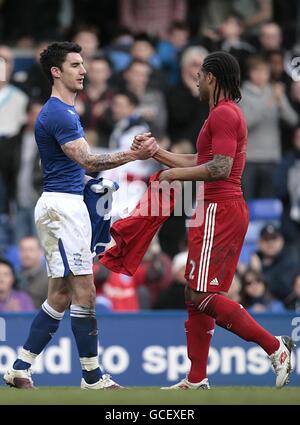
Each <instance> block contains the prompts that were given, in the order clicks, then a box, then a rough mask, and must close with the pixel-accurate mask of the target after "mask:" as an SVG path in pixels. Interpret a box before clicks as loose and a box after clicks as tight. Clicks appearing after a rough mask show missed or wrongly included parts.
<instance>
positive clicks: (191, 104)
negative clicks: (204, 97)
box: [167, 46, 208, 145]
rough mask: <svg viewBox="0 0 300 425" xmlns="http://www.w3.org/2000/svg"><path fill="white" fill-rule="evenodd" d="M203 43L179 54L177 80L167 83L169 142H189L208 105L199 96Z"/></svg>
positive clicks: (197, 129) (195, 132) (206, 113)
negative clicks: (179, 72) (171, 84)
mask: <svg viewBox="0 0 300 425" xmlns="http://www.w3.org/2000/svg"><path fill="white" fill-rule="evenodd" d="M207 53H208V52H207V50H206V49H204V48H203V47H197V46H194V47H188V48H187V49H186V50H185V51H184V53H183V54H182V57H181V64H180V69H181V81H180V83H179V84H178V85H176V86H174V87H170V89H169V90H168V93H167V109H168V134H169V135H170V138H171V140H172V142H175V141H177V140H182V139H187V140H190V141H191V143H192V144H193V145H195V143H196V138H197V135H198V133H199V128H201V126H202V124H203V123H204V120H205V119H206V117H207V115H208V107H207V105H206V104H205V103H203V102H201V101H200V100H199V91H198V88H197V73H198V71H199V69H200V68H201V65H202V63H203V59H204V58H205V56H206V55H207Z"/></svg>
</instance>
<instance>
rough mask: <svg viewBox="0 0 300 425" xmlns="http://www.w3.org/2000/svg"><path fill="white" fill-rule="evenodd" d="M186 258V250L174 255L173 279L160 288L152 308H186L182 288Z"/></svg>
mask: <svg viewBox="0 0 300 425" xmlns="http://www.w3.org/2000/svg"><path fill="white" fill-rule="evenodd" d="M187 258H188V253H187V251H184V252H180V253H179V254H177V255H175V257H174V258H173V261H172V274H173V281H172V282H171V284H170V286H168V288H166V289H164V290H162V291H161V292H160V293H159V294H158V297H157V300H156V302H155V303H154V305H153V308H154V309H157V310H161V309H174V310H176V309H177V310H181V309H182V310H184V309H185V308H186V306H185V301H184V290H185V285H186V279H185V277H184V273H185V267H186V262H187Z"/></svg>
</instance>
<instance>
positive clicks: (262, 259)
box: [249, 223, 297, 302]
mask: <svg viewBox="0 0 300 425" xmlns="http://www.w3.org/2000/svg"><path fill="white" fill-rule="evenodd" d="M249 266H250V268H251V269H253V270H254V271H256V272H259V273H261V274H262V276H263V278H264V280H266V282H267V285H268V288H269V290H270V292H271V295H272V296H273V297H274V298H276V299H279V300H281V301H283V302H285V300H286V298H287V297H288V296H289V295H290V293H291V292H292V281H293V276H294V273H295V271H296V269H297V263H296V262H295V261H294V260H293V259H292V258H291V256H290V254H289V252H287V250H286V249H284V238H283V236H282V233H281V231H280V229H279V228H278V227H276V226H274V225H273V224H271V223H269V224H267V225H266V226H264V227H263V228H262V230H261V234H260V240H259V249H258V251H257V252H255V253H254V254H253V255H252V256H251V258H250V262H249Z"/></svg>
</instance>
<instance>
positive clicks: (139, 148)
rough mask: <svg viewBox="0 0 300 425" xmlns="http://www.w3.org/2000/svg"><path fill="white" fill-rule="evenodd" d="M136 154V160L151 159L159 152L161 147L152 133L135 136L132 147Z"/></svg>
mask: <svg viewBox="0 0 300 425" xmlns="http://www.w3.org/2000/svg"><path fill="white" fill-rule="evenodd" d="M130 149H131V151H132V153H134V156H135V159H140V160H143V159H149V158H152V157H153V156H154V155H155V154H156V153H157V151H158V149H159V146H158V143H157V141H156V139H155V137H153V136H152V134H151V133H143V134H139V135H138V136H135V138H134V140H133V142H132V145H131V147H130Z"/></svg>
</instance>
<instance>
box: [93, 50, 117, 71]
mask: <svg viewBox="0 0 300 425" xmlns="http://www.w3.org/2000/svg"><path fill="white" fill-rule="evenodd" d="M90 61H91V62H94V61H102V62H105V63H106V64H107V65H108V66H109V68H110V69H112V67H113V64H112V61H111V60H110V59H109V58H108V57H107V56H105V55H103V53H97V54H95V55H94V56H92V57H91V58H90Z"/></svg>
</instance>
